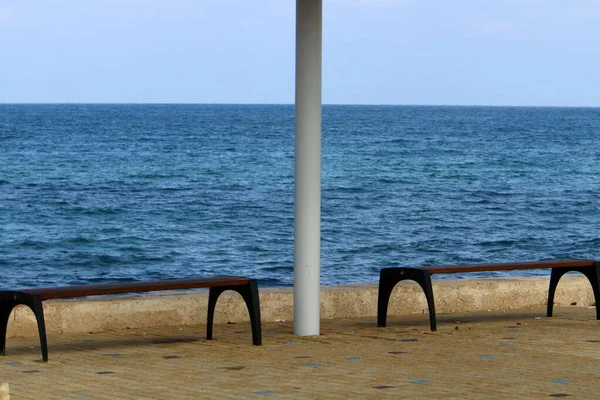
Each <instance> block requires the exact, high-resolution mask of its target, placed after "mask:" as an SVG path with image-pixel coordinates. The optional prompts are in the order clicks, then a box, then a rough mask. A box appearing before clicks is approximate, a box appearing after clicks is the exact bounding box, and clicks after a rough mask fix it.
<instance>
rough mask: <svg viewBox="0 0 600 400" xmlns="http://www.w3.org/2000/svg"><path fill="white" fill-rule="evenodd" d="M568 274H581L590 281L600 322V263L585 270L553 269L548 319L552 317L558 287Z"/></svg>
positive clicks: (549, 290)
mask: <svg viewBox="0 0 600 400" xmlns="http://www.w3.org/2000/svg"><path fill="white" fill-rule="evenodd" d="M567 272H580V273H582V274H583V275H585V277H586V278H588V281H589V282H590V284H591V285H592V290H593V291H594V301H595V302H596V319H598V320H600V303H599V302H600V263H598V262H596V263H595V264H594V265H593V266H591V267H584V268H552V272H551V274H550V288H549V289H548V312H547V313H546V315H547V316H548V317H551V316H552V309H553V306H554V294H555V293H556V286H557V285H558V281H559V280H560V278H561V277H562V276H563V275H564V274H566V273H567Z"/></svg>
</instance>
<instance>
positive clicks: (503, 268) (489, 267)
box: [415, 260, 596, 274]
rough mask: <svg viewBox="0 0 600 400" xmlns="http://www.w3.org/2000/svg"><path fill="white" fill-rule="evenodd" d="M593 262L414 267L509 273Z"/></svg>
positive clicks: (433, 270) (448, 271)
mask: <svg viewBox="0 0 600 400" xmlns="http://www.w3.org/2000/svg"><path fill="white" fill-rule="evenodd" d="M595 262H596V261H595V260H552V261H526V262H514V263H500V264H466V265H436V266H429V267H415V268H416V269H424V270H427V271H429V273H430V274H453V273H458V272H489V271H511V270H519V269H542V268H566V267H576V268H579V267H591V266H593V265H594V263H595Z"/></svg>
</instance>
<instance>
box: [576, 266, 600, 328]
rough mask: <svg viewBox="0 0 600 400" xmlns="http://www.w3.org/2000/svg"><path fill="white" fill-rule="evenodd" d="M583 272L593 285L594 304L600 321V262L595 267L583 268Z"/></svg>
mask: <svg viewBox="0 0 600 400" xmlns="http://www.w3.org/2000/svg"><path fill="white" fill-rule="evenodd" d="M581 272H582V273H583V274H584V275H585V276H586V277H587V278H588V280H589V281H590V283H591V285H592V290H593V291H594V302H595V303H596V319H600V262H596V263H595V264H594V266H593V267H589V268H582V269H581Z"/></svg>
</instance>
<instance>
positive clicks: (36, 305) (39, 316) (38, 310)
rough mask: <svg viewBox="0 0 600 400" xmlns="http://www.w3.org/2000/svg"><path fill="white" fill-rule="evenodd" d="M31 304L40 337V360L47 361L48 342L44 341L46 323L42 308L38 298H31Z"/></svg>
mask: <svg viewBox="0 0 600 400" xmlns="http://www.w3.org/2000/svg"><path fill="white" fill-rule="evenodd" d="M31 297H32V303H31V304H30V305H29V306H30V307H31V310H32V311H33V314H34V315H35V319H36V320H37V325H38V332H39V335H40V346H41V347H42V360H44V362H47V361H48V341H47V339H46V322H45V320H44V308H43V306H42V300H41V299H40V297H39V296H31Z"/></svg>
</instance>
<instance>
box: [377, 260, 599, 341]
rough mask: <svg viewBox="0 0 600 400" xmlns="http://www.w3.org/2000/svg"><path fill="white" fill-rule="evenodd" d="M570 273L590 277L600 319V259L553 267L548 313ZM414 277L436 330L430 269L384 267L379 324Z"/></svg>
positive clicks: (378, 309) (380, 287)
mask: <svg viewBox="0 0 600 400" xmlns="http://www.w3.org/2000/svg"><path fill="white" fill-rule="evenodd" d="M567 272H580V273H582V274H583V275H585V277H586V278H588V280H589V282H590V283H591V285H592V290H593V291H594V300H595V302H596V319H598V320H600V262H596V263H595V264H594V265H592V266H589V267H559V268H552V272H551V274H550V287H549V289H548V308H547V314H546V315H547V316H548V317H551V316H552V310H553V306H554V295H555V293H556V287H557V285H558V282H559V280H560V278H562V276H563V275H564V274H566V273H567ZM404 280H412V281H415V282H416V283H418V284H419V286H421V288H422V289H423V292H424V293H425V297H426V299H427V306H428V308H429V325H430V327H431V330H432V331H436V330H437V323H436V317H435V303H434V299H433V288H432V285H431V273H430V272H429V271H428V270H427V269H426V268H418V267H417V268H411V267H397V268H383V269H382V270H381V272H380V277H379V294H378V301H377V326H378V327H385V326H386V322H387V310H388V304H389V300H390V296H391V294H392V290H393V289H394V287H395V286H396V285H397V284H398V283H399V282H401V281H404Z"/></svg>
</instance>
